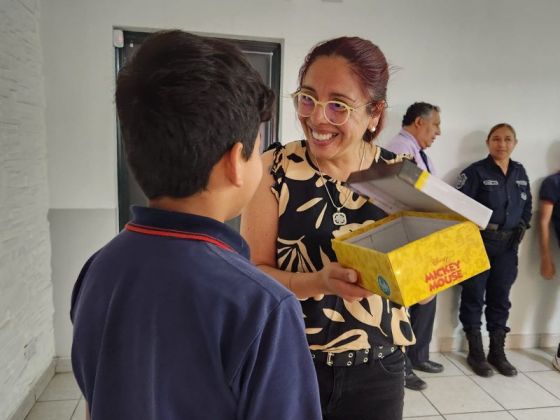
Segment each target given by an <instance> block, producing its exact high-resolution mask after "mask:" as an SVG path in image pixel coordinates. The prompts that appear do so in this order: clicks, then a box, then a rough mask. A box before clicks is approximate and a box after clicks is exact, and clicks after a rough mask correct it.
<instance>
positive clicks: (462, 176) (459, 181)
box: [455, 172, 468, 190]
mask: <svg viewBox="0 0 560 420" xmlns="http://www.w3.org/2000/svg"><path fill="white" fill-rule="evenodd" d="M467 179H468V178H467V174H466V173H464V172H462V173H460V174H459V176H458V177H457V184H455V188H457V189H458V190H460V189H461V188H463V187H464V186H465V182H467Z"/></svg>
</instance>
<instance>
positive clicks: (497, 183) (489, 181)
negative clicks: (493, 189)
mask: <svg viewBox="0 0 560 420" xmlns="http://www.w3.org/2000/svg"><path fill="white" fill-rule="evenodd" d="M482 183H483V184H484V185H500V183H499V182H498V181H496V180H495V179H485V180H484V181H482Z"/></svg>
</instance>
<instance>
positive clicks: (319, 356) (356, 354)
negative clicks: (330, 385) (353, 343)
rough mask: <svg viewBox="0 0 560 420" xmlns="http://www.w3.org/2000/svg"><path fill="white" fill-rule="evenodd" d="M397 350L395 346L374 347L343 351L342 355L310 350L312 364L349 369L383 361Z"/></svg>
mask: <svg viewBox="0 0 560 420" xmlns="http://www.w3.org/2000/svg"><path fill="white" fill-rule="evenodd" d="M397 350H399V347H397V346H394V345H393V346H375V347H373V348H372V349H363V350H353V351H344V352H342V353H331V352H325V351H319V350H311V357H312V358H313V361H314V362H319V363H326V364H327V365H328V366H334V367H351V366H358V365H363V364H364V363H369V361H370V360H378V359H383V358H384V357H387V356H389V355H390V354H393V353H394V352H396V351H397Z"/></svg>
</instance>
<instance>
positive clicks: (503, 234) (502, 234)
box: [480, 229, 513, 241]
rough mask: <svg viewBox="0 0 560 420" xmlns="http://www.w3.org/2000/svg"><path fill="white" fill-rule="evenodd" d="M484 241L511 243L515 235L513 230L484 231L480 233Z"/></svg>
mask: <svg viewBox="0 0 560 420" xmlns="http://www.w3.org/2000/svg"><path fill="white" fill-rule="evenodd" d="M480 234H481V235H482V238H483V239H491V240H494V241H509V240H510V239H511V237H512V235H513V230H488V229H486V230H483V231H481V232H480Z"/></svg>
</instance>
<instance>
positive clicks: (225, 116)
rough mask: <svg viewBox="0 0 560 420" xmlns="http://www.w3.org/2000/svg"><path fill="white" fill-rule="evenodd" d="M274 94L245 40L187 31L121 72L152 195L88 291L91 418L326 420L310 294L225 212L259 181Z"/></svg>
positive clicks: (78, 310) (134, 151) (139, 160)
mask: <svg viewBox="0 0 560 420" xmlns="http://www.w3.org/2000/svg"><path fill="white" fill-rule="evenodd" d="M273 100H274V95H273V93H272V91H270V90H269V89H268V88H267V87H266V86H265V85H264V84H263V83H262V81H261V79H260V77H259V75H258V74H257V72H256V71H255V70H254V69H253V68H252V67H251V66H250V65H249V64H248V63H247V61H246V60H245V58H244V57H243V55H242V53H241V52H240V51H239V50H238V49H237V48H236V47H234V46H233V45H231V44H230V43H227V42H225V41H221V40H216V39H210V38H204V37H199V36H195V35H191V34H188V33H185V32H181V31H169V32H162V33H157V34H155V35H152V36H151V37H150V38H148V39H146V40H145V41H144V43H143V44H142V45H141V46H140V48H139V50H138V51H137V52H136V54H135V55H134V56H133V57H132V58H131V60H129V62H128V63H127V64H126V65H125V67H124V68H123V69H122V70H121V72H120V73H119V76H118V80H117V89H116V105H117V111H118V115H119V118H120V122H121V127H122V132H123V139H124V145H125V150H126V155H127V159H128V163H129V165H130V167H131V169H132V171H133V173H134V175H135V177H136V179H137V181H138V184H139V185H140V187H141V188H142V190H143V191H144V193H145V194H146V196H147V197H148V199H149V207H135V208H133V220H132V221H131V222H130V223H129V224H128V225H127V226H126V228H125V229H124V230H123V231H122V232H121V233H120V234H118V235H117V236H116V237H115V238H114V239H113V240H112V241H110V242H109V243H108V244H107V245H106V246H105V247H103V248H102V249H101V250H100V251H98V252H97V253H96V254H94V255H93V256H92V257H91V258H90V259H89V260H88V261H87V263H86V264H85V266H84V267H83V269H82V272H81V273H80V275H79V278H78V280H77V282H76V285H75V287H74V291H73V295H72V308H71V317H72V321H73V324H74V339H73V345H72V365H73V368H74V374H75V376H76V379H77V382H78V384H79V387H80V389H81V391H82V393H83V395H84V397H85V399H86V402H87V405H88V413H87V414H91V418H92V419H93V420H96V419H103V420H110V419H119V420H121V419H135V420H142V419H165V420H174V419H186V418H192V419H203V418H207V419H319V418H321V414H320V405H319V398H318V390H317V383H316V381H317V380H316V377H315V375H314V368H313V365H312V361H311V356H310V354H309V351H308V350H307V344H306V338H305V335H304V331H303V319H302V312H301V307H300V305H299V303H298V302H297V301H296V299H295V297H294V296H293V295H292V294H291V293H290V292H289V291H288V290H287V289H285V288H284V287H283V286H281V285H280V284H279V283H278V282H276V281H275V280H273V279H271V278H270V277H268V276H267V275H266V274H264V273H262V272H261V271H259V270H258V269H256V268H255V267H254V266H253V265H252V264H251V263H250V262H249V249H248V246H247V243H246V242H245V241H244V240H243V239H242V238H241V236H239V234H238V233H237V232H235V231H233V230H232V229H230V228H229V227H228V226H226V225H225V224H224V223H223V222H224V221H226V220H228V219H231V218H233V217H235V216H237V215H238V214H239V213H240V211H241V209H242V208H243V207H244V206H245V205H246V204H247V203H248V202H249V200H250V199H251V198H252V196H253V193H254V192H255V189H256V188H257V186H258V184H259V181H260V178H261V175H262V169H261V168H262V166H261V160H260V155H259V146H260V136H259V134H258V131H259V126H260V123H261V122H262V121H266V120H268V119H269V118H270V115H271V107H272V103H273Z"/></svg>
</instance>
